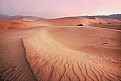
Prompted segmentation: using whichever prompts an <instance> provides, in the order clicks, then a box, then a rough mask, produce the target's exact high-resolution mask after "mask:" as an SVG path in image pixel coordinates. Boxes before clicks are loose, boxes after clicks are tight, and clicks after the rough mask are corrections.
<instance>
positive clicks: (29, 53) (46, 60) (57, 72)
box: [23, 30, 121, 81]
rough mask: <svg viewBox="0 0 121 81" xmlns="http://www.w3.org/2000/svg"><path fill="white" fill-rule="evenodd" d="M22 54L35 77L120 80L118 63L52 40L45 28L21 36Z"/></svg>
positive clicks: (41, 80) (47, 80) (68, 80)
mask: <svg viewBox="0 0 121 81" xmlns="http://www.w3.org/2000/svg"><path fill="white" fill-rule="evenodd" d="M23 43H24V46H25V49H26V58H27V60H28V62H29V63H30V67H31V69H32V71H33V73H34V76H35V77H36V78H37V80H38V81H120V80H121V68H120V67H121V64H119V65H118V64H112V63H111V62H110V61H114V62H115V60H114V59H110V58H108V57H105V58H102V57H100V56H98V55H93V54H88V53H86V52H80V51H76V50H73V49H69V48H68V47H65V46H63V45H62V44H60V43H58V42H56V41H55V40H53V38H51V36H49V34H48V33H47V31H45V30H43V31H41V34H40V36H36V37H31V38H25V39H23Z"/></svg>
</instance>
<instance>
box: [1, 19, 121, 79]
mask: <svg viewBox="0 0 121 81" xmlns="http://www.w3.org/2000/svg"><path fill="white" fill-rule="evenodd" d="M78 24H83V26H77V25H78ZM120 25H121V21H118V20H113V19H105V18H93V19H89V18H79V17H65V18H57V19H40V20H31V19H26V18H25V19H15V20H11V21H10V20H9V21H3V20H0V81H121V26H120Z"/></svg>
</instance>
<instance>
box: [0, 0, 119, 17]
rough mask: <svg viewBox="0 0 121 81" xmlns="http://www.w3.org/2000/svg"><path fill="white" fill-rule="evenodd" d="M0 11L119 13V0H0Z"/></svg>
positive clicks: (53, 14) (56, 14)
mask: <svg viewBox="0 0 121 81" xmlns="http://www.w3.org/2000/svg"><path fill="white" fill-rule="evenodd" d="M0 13H2V14H8V15H33V16H40V17H45V18H54V17H63V16H81V15H99V14H101V15H102V14H115V13H117V14H119V13H121V0H0Z"/></svg>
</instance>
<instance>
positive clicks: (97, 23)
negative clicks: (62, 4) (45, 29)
mask: <svg viewBox="0 0 121 81" xmlns="http://www.w3.org/2000/svg"><path fill="white" fill-rule="evenodd" d="M79 24H82V25H83V26H93V27H103V28H111V29H118V30H121V21H119V20H114V19H106V18H93V19H90V18H80V17H65V18H56V19H40V20H32V19H27V18H22V19H15V20H13V21H0V28H2V29H16V28H31V27H37V26H77V25H79Z"/></svg>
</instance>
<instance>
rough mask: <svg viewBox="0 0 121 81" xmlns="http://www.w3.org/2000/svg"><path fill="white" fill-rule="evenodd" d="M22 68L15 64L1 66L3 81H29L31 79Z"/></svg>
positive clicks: (0, 71)
mask: <svg viewBox="0 0 121 81" xmlns="http://www.w3.org/2000/svg"><path fill="white" fill-rule="evenodd" d="M25 68H26V67H24V68H21V66H18V65H14V64H2V65H1V66H0V73H1V74H0V75H1V80H3V81H28V80H29V78H27V76H26V73H27V72H26V71H24V70H23V69H25Z"/></svg>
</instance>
